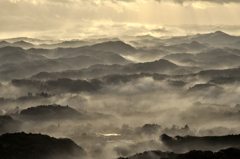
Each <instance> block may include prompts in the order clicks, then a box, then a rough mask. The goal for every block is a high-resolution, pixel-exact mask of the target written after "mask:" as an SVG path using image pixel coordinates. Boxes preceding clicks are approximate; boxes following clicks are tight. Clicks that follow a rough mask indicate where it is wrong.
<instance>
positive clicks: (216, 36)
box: [166, 31, 240, 46]
mask: <svg viewBox="0 0 240 159" xmlns="http://www.w3.org/2000/svg"><path fill="white" fill-rule="evenodd" d="M166 41H167V42H169V43H176V44H179V42H185V43H189V42H192V41H196V42H199V43H208V44H210V45H216V46H228V45H232V44H233V43H236V42H237V41H240V37H239V36H232V35H229V34H226V33H224V32H222V31H216V32H213V33H208V34H196V35H187V36H180V37H172V38H169V39H167V40H166Z"/></svg>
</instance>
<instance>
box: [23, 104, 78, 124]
mask: <svg viewBox="0 0 240 159" xmlns="http://www.w3.org/2000/svg"><path fill="white" fill-rule="evenodd" d="M81 115H82V114H81V113H80V112H78V111H76V110H75V109H73V108H71V107H68V106H61V105H41V106H37V107H31V108H27V109H24V110H22V111H21V112H20V116H22V117H24V118H28V119H29V118H31V119H36V120H42V121H45V120H51V119H74V118H75V119H76V118H79V117H80V116H81Z"/></svg>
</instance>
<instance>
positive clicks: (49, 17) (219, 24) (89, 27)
mask: <svg viewBox="0 0 240 159" xmlns="http://www.w3.org/2000/svg"><path fill="white" fill-rule="evenodd" d="M239 26H240V0H200V1H196V0H0V36H1V38H6V37H17V36H30V37H45V38H47V37H55V38H83V37H87V36H91V35H108V36H119V35H123V34H126V35H130V34H131V35H137V34H154V35H158V36H161V35H162V36H164V35H167V34H170V33H183V32H185V33H186V34H188V33H193V32H197V31H198V30H199V31H200V32H201V31H203V32H204V31H211V30H220V29H221V30H225V31H229V32H231V33H234V32H236V33H239V32H240V30H239V28H240V27H239Z"/></svg>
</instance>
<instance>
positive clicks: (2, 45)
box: [0, 40, 11, 47]
mask: <svg viewBox="0 0 240 159" xmlns="http://www.w3.org/2000/svg"><path fill="white" fill-rule="evenodd" d="M10 45H11V43H9V42H7V41H4V40H3V41H0V47H5V46H10Z"/></svg>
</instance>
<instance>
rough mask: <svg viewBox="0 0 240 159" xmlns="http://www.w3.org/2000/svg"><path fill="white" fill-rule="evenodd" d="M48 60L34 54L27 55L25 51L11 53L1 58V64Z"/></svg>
mask: <svg viewBox="0 0 240 159" xmlns="http://www.w3.org/2000/svg"><path fill="white" fill-rule="evenodd" d="M44 59H47V58H46V57H44V56H42V55H34V54H27V53H25V52H23V51H14V52H11V53H6V54H4V55H2V56H0V64H1V65H3V64H6V63H22V62H26V61H34V60H44Z"/></svg>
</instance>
